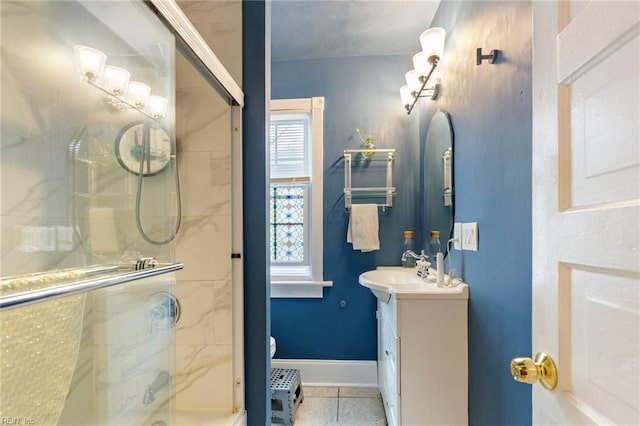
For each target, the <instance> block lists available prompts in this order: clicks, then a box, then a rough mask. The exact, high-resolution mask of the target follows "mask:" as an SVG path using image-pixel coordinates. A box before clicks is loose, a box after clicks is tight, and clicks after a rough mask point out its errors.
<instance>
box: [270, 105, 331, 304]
mask: <svg viewBox="0 0 640 426" xmlns="http://www.w3.org/2000/svg"><path fill="white" fill-rule="evenodd" d="M323 110H324V98H322V97H319V98H306V99H281V100H272V101H271V123H270V129H269V157H270V174H271V176H270V178H271V179H270V181H271V183H270V187H269V218H270V220H269V239H270V241H269V242H270V244H269V253H270V261H271V296H272V297H322V287H323V286H328V285H331V283H328V282H325V281H322V279H323V277H322V133H323V131H322V125H323V123H322V121H323Z"/></svg>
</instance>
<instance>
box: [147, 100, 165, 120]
mask: <svg viewBox="0 0 640 426" xmlns="http://www.w3.org/2000/svg"><path fill="white" fill-rule="evenodd" d="M168 105H169V100H168V99H167V98H163V97H162V96H156V95H153V96H149V106H148V107H147V111H148V112H149V114H151V115H152V116H154V117H156V118H162V117H164V115H165V114H166V113H167V106H168Z"/></svg>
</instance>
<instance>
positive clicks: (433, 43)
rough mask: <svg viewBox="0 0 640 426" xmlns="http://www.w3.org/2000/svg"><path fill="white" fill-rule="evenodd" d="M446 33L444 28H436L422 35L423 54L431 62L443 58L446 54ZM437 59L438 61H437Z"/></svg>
mask: <svg viewBox="0 0 640 426" xmlns="http://www.w3.org/2000/svg"><path fill="white" fill-rule="evenodd" d="M445 34H446V31H445V30H444V28H440V27H434V28H429V29H428V30H427V31H425V32H423V33H422V34H420V45H421V46H422V53H424V55H425V56H426V57H427V59H428V61H429V62H432V61H433V60H434V57H435V58H437V59H440V58H442V53H443V52H444V37H445ZM437 59H436V60H437Z"/></svg>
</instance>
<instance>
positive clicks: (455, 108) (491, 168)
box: [420, 1, 532, 425]
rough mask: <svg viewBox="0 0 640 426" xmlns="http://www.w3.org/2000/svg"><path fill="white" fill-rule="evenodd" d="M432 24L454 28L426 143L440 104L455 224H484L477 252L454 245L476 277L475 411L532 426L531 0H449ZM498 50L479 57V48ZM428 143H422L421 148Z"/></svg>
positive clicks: (462, 270) (492, 419)
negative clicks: (519, 370)
mask: <svg viewBox="0 0 640 426" xmlns="http://www.w3.org/2000/svg"><path fill="white" fill-rule="evenodd" d="M432 26H441V27H443V28H445V29H446V30H447V41H446V46H445V52H444V55H443V60H442V62H441V67H439V68H440V77H441V78H442V85H443V90H442V95H441V97H440V98H439V99H438V100H437V101H436V102H435V103H428V102H426V101H423V102H422V103H421V110H420V140H421V141H422V142H421V143H422V144H424V139H425V137H426V132H427V130H428V129H427V126H428V124H429V121H430V120H431V116H432V115H433V113H434V112H435V111H436V109H437V108H441V109H443V110H446V111H448V112H449V113H450V114H451V120H452V124H453V131H454V161H455V203H456V219H455V220H456V222H478V223H479V236H480V251H478V252H469V251H464V252H461V251H454V252H453V258H452V260H453V264H454V267H455V268H456V270H457V271H459V272H457V274H456V275H457V276H462V277H463V278H464V281H465V282H467V283H469V287H470V295H471V297H470V300H469V371H470V372H471V373H470V375H469V418H470V422H471V424H474V425H498V424H501V425H517V424H525V425H528V424H531V386H524V385H521V384H518V383H516V382H514V381H513V379H512V378H511V377H510V374H509V361H510V360H511V358H513V357H515V356H519V355H521V354H525V355H527V356H530V355H529V354H531V149H532V146H531V5H530V3H528V2H468V1H444V2H442V3H441V5H440V8H439V9H438V12H437V14H436V17H435V19H434V22H433V23H432ZM477 47H482V48H483V51H484V52H488V51H489V50H491V49H500V50H502V52H503V55H502V57H501V58H500V60H499V62H498V63H496V64H494V65H490V64H489V63H488V62H484V63H483V64H482V65H480V66H476V64H475V50H476V48H477ZM423 148H424V147H423Z"/></svg>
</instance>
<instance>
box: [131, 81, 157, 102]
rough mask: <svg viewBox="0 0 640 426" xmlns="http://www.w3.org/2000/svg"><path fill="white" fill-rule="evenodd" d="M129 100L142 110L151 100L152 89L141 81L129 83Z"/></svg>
mask: <svg viewBox="0 0 640 426" xmlns="http://www.w3.org/2000/svg"><path fill="white" fill-rule="evenodd" d="M128 92H129V100H130V101H131V103H132V104H134V105H135V106H136V107H138V108H142V107H144V106H145V105H146V104H147V101H148V100H149V94H151V88H150V87H149V86H147V85H146V84H144V83H140V82H139V81H132V82H131V83H129V90H128Z"/></svg>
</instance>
